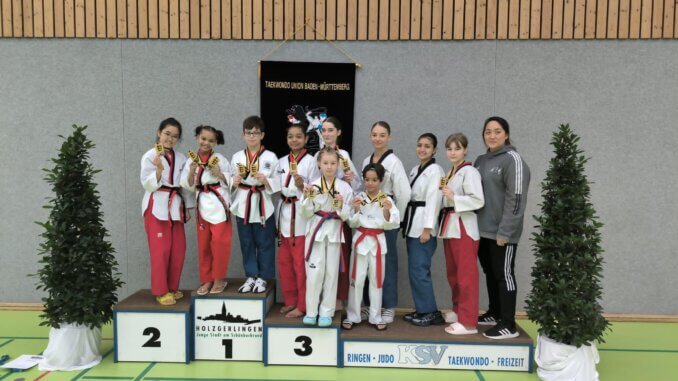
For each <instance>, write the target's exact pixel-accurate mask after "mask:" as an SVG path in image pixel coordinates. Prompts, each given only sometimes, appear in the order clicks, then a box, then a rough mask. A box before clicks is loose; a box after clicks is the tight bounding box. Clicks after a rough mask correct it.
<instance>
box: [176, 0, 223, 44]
mask: <svg viewBox="0 0 678 381" xmlns="http://www.w3.org/2000/svg"><path fill="white" fill-rule="evenodd" d="M170 1H172V0H170ZM210 38H212V39H213V40H218V39H221V0H211V1H210Z"/></svg>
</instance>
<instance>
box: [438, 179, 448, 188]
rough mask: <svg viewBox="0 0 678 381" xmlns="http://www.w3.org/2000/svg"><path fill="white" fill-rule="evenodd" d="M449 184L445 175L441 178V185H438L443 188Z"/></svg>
mask: <svg viewBox="0 0 678 381" xmlns="http://www.w3.org/2000/svg"><path fill="white" fill-rule="evenodd" d="M446 186H447V177H445V176H443V177H441V178H440V185H439V186H438V189H440V190H443V188H445V187H446Z"/></svg>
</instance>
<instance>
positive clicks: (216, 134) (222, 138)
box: [195, 124, 225, 145]
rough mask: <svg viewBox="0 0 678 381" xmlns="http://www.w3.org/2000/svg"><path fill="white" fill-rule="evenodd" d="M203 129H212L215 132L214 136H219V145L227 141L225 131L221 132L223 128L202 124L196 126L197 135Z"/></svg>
mask: <svg viewBox="0 0 678 381" xmlns="http://www.w3.org/2000/svg"><path fill="white" fill-rule="evenodd" d="M202 130H207V131H210V132H211V133H213V134H214V136H216V138H217V145H222V144H224V142H225V141H224V133H223V132H221V130H217V129H216V128H214V127H212V126H206V125H202V124H201V125H199V126H198V127H196V128H195V136H198V135H200V133H201V132H202Z"/></svg>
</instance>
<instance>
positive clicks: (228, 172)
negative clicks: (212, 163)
mask: <svg viewBox="0 0 678 381" xmlns="http://www.w3.org/2000/svg"><path fill="white" fill-rule="evenodd" d="M219 170H220V171H221V173H223V174H224V178H225V181H224V180H221V179H219V183H221V186H222V187H224V188H226V189H230V188H231V185H232V184H233V168H232V167H231V164H230V163H229V162H228V160H226V158H225V157H222V160H220V161H219Z"/></svg>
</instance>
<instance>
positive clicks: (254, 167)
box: [250, 161, 259, 175]
mask: <svg viewBox="0 0 678 381" xmlns="http://www.w3.org/2000/svg"><path fill="white" fill-rule="evenodd" d="M257 172H259V163H258V162H256V161H255V162H254V163H252V164H250V174H252V175H254V174H255V173H257Z"/></svg>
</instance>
